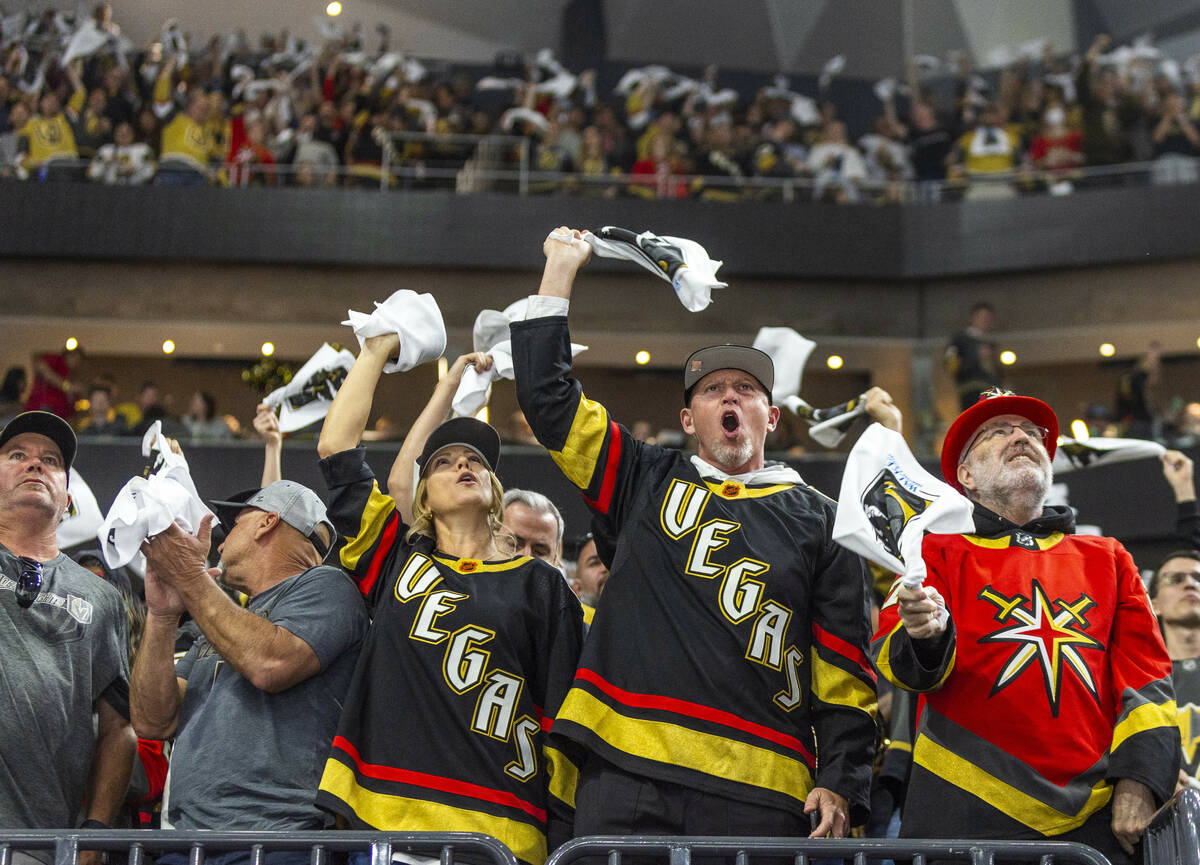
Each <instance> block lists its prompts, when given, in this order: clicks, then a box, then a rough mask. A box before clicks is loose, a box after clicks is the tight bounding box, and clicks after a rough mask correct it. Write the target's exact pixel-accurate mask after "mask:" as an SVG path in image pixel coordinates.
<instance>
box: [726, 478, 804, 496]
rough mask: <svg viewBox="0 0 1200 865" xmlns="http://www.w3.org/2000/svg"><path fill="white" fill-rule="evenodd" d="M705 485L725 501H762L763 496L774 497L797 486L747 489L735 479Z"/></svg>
mask: <svg viewBox="0 0 1200 865" xmlns="http://www.w3.org/2000/svg"><path fill="white" fill-rule="evenodd" d="M704 483H705V484H706V485H707V486H708V488H709V489H710V490H712V491H713V492H714V493H716V494H717V495H719V496H720V497H721V498H723V499H761V498H762V497H763V496H773V495H775V493H781V492H783V491H784V490H790V489H791V488H792V487H794V486H795V484H774V485H772V486H769V487H747V486H746V485H745V484H743V483H741V482H740V481H735V480H734V479H733V478H727V479H725V480H723V481H716V480H708V479H705V481H704Z"/></svg>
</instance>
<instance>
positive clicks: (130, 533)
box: [96, 421, 212, 568]
mask: <svg viewBox="0 0 1200 865" xmlns="http://www.w3.org/2000/svg"><path fill="white" fill-rule="evenodd" d="M142 456H144V457H147V458H148V460H149V462H148V464H147V466H146V472H147V476H145V477H142V476H139V477H136V478H131V479H130V480H129V481H128V482H127V483H126V484H125V486H123V487H122V488H121V491H120V492H119V493H117V497H116V499H115V500H114V501H113V503H112V507H111V508H109V509H108V516H106V517H105V518H104V522H103V523H102V524H101V526H100V530H99V531H98V532H97V533H96V536H97V537H98V538H99V540H100V549H101V551H102V552H103V553H104V561H106V562H107V563H108V566H109V567H110V568H119V567H122V566H124V565H127V564H129V563H130V562H132V561H133V560H134V559H138V558H139V557H140V556H141V547H142V542H143V541H145V540H146V538H148V537H150V536H152V535H157V534H158V533H159V532H162V531H165V530H166V529H167V527H168V526H170V525H171V523H173V522H174V523H178V524H179V526H180V527H181V528H182V529H183V530H184V531H187V532H191V533H192V534H195V533H196V531H197V530H198V529H199V528H200V521H201V520H202V519H203V518H204V515H205V514H210V513H212V511H210V510H209V509H208V507H207V506H206V505H205V504H204V502H203V501H201V500H200V496H199V494H198V493H197V492H196V486H195V484H193V483H192V475H191V472H190V471H189V470H188V464H187V460H186V459H184V458H183V455H182V454H177V453H173V452H172V451H171V446H170V444H169V443H168V442H167V439H166V436H164V435H163V434H162V421H155V422H154V423H153V424H152V425H151V427H150V429H148V430H146V435H145V436H144V437H143V438H142Z"/></svg>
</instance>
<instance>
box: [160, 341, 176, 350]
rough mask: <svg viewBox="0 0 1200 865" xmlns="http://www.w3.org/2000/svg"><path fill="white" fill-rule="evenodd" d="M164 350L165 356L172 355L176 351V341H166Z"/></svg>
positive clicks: (163, 345) (163, 346)
mask: <svg viewBox="0 0 1200 865" xmlns="http://www.w3.org/2000/svg"><path fill="white" fill-rule="evenodd" d="M162 350H163V354H170V353H171V352H173V351H175V340H173V339H164V340H163V344H162Z"/></svg>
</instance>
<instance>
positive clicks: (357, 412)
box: [317, 333, 400, 459]
mask: <svg viewBox="0 0 1200 865" xmlns="http://www.w3.org/2000/svg"><path fill="white" fill-rule="evenodd" d="M399 350H400V337H399V336H397V335H396V334H394V333H389V334H384V335H383V336H373V337H370V338H369V339H367V340H366V341H365V342H364V343H363V347H362V351H360V352H359V353H358V359H357V360H355V361H354V366H352V367H350V372H349V373H348V374H347V375H346V380H345V381H344V382H342V386H341V387H340V388H339V389H338V392H337V396H335V397H334V398H333V405H331V406H330V407H329V414H328V415H326V417H325V424H324V425H323V426H322V427H321V438H320V440H318V442H317V453H319V454H320V455H321V458H322V459H324V458H325V457H328V456H332V455H333V454H337V453H341V452H342V451H348V450H350V449H351V448H353V447H358V443H359V442H360V441H361V440H362V434H363V430H365V429H366V428H367V418H369V417H370V415H371V403H372V401H373V400H374V398H375V385H377V384H378V383H379V377H380V376H381V375H383V367H384V365H385V364H386V363H387V362H388V358H390V357H392V356H393V355H395V354H396V353H397V352H398V351H399Z"/></svg>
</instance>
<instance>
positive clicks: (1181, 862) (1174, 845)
mask: <svg viewBox="0 0 1200 865" xmlns="http://www.w3.org/2000/svg"><path fill="white" fill-rule="evenodd" d="M1142 852H1143V857H1144V860H1145V862H1146V865H1165V863H1172V865H1200V792H1198V791H1196V790H1193V789H1187V790H1183V791H1182V792H1181V793H1179V794H1178V795H1177V796H1175V798H1173V799H1171V801H1169V802H1167V804H1165V805H1163V807H1162V808H1160V809H1159V810H1158V813H1157V814H1155V815H1154V818H1153V819H1152V820H1151V821H1150V825H1149V826H1148V827H1146V834H1145V836H1144V837H1143V838H1142Z"/></svg>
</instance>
